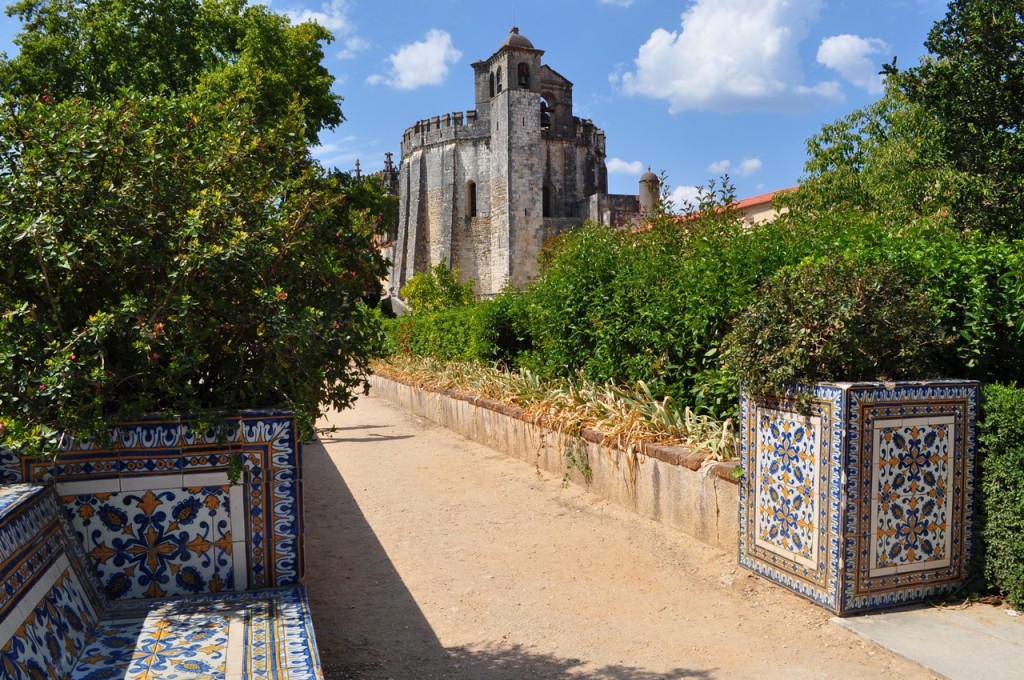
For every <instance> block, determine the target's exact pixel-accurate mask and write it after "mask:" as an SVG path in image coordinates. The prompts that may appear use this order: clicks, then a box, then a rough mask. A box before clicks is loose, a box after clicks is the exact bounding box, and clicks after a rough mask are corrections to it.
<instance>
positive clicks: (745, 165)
mask: <svg viewBox="0 0 1024 680" xmlns="http://www.w3.org/2000/svg"><path fill="white" fill-rule="evenodd" d="M763 165H764V163H762V162H761V159H760V158H744V159H743V160H742V161H740V165H739V167H738V168H736V174H737V175H739V176H740V177H750V176H751V175H753V174H754V173H755V172H757V171H758V170H760V169H761V168H762V166H763Z"/></svg>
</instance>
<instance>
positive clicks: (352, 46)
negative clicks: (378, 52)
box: [338, 36, 370, 59]
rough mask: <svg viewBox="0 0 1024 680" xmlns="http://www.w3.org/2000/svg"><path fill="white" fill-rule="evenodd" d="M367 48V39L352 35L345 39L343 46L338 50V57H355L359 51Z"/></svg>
mask: <svg viewBox="0 0 1024 680" xmlns="http://www.w3.org/2000/svg"><path fill="white" fill-rule="evenodd" d="M368 49H370V41H369V40H367V39H366V38H360V37H359V36H354V37H352V38H349V39H348V40H346V41H345V48H344V49H343V50H342V51H341V52H338V59H355V58H356V56H357V55H358V54H359V53H360V52H362V51H364V50H368Z"/></svg>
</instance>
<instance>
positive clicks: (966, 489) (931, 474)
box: [740, 381, 978, 614]
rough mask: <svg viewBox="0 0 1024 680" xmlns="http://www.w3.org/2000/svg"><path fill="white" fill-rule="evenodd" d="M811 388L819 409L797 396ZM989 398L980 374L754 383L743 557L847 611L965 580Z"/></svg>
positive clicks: (745, 415) (743, 496) (746, 434)
mask: <svg viewBox="0 0 1024 680" xmlns="http://www.w3.org/2000/svg"><path fill="white" fill-rule="evenodd" d="M801 391H803V392H805V393H809V396H810V397H811V399H810V401H811V403H812V406H811V411H812V413H811V415H810V416H807V415H804V414H802V413H801V412H800V410H799V409H797V408H796V406H797V401H798V400H797V399H796V396H797V395H798V394H799V393H800V392H801ZM977 400H978V385H977V383H973V382H954V381H937V382H933V383H896V384H880V383H868V384H854V383H837V384H825V385H819V386H816V387H814V388H801V389H800V390H796V391H794V392H793V393H792V394H790V395H787V396H786V397H784V398H781V399H764V398H760V399H757V400H754V399H751V398H750V397H749V396H746V395H745V396H744V397H743V399H742V401H741V404H740V417H741V421H742V423H743V426H742V429H741V464H742V465H743V468H744V469H745V470H748V471H749V472H748V474H747V476H746V477H745V479H744V481H743V483H741V485H740V563H741V564H743V565H744V566H746V567H748V568H750V569H753V570H754V571H756V572H757V573H760V574H762V575H764V576H766V577H768V578H770V579H772V580H775V581H777V582H779V583H781V584H783V585H786V586H787V587H789V588H792V589H793V590H795V591H796V592H799V593H801V594H802V595H805V596H807V597H809V598H811V599H812V600H814V601H816V602H818V603H820V604H822V605H824V606H826V607H828V608H830V609H832V610H833V611H836V612H837V613H839V614H845V613H849V612H853V611H859V610H864V609H873V608H878V607H885V606H891V605H894V604H900V603H903V602H910V601H914V600H919V599H922V598H925V597H930V596H932V595H935V594H938V593H941V592H944V591H947V590H950V589H952V588H955V587H957V586H959V585H960V584H962V583H963V580H964V578H965V577H966V566H967V563H968V561H969V559H970V555H971V549H972V520H973V515H972V512H973V505H974V502H973V497H974V488H973V477H974V451H975V439H974V421H975V418H976V416H977V403H978V401H977ZM815 418H820V427H819V425H816V424H815V423H816V421H815ZM816 428H818V429H816ZM815 433H820V436H821V441H820V443H813V439H814V436H815ZM815 448H816V449H817V451H816V452H815V451H814V449H815ZM811 479H814V480H816V483H817V486H815V484H812V483H810V481H809V480H811ZM815 503H817V504H816V505H814V504H815ZM811 508H813V509H811ZM815 537H816V539H817V544H816V546H817V547H816V548H812V546H814V545H815V544H814V543H813V541H814V539H815Z"/></svg>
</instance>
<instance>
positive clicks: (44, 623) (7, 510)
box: [0, 484, 102, 678]
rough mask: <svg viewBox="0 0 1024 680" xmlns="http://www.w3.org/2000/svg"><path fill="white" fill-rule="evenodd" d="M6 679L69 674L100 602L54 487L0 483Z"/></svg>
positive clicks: (1, 657) (2, 672)
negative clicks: (62, 514)
mask: <svg viewBox="0 0 1024 680" xmlns="http://www.w3.org/2000/svg"><path fill="white" fill-rule="evenodd" d="M0 506H2V509H0V546H2V553H0V677H5V678H20V677H34V676H33V674H34V673H35V674H38V673H42V676H41V677H49V676H50V674H52V673H58V674H60V673H64V672H67V670H69V669H70V668H71V666H72V665H73V663H74V660H75V659H76V658H77V656H78V655H79V653H81V651H82V649H83V647H84V646H85V643H86V640H87V638H88V635H89V631H90V629H91V627H92V626H93V625H94V624H95V623H96V621H97V620H98V619H99V616H100V613H101V611H102V600H101V598H100V596H99V593H98V590H97V588H96V584H95V583H94V582H93V580H92V574H91V570H90V569H89V568H87V567H86V566H85V558H84V555H83V554H82V553H81V551H80V549H78V546H77V542H76V540H75V537H74V535H73V534H72V533H71V532H70V530H68V528H67V525H66V523H64V522H62V521H61V518H60V514H59V513H60V510H59V509H58V502H57V498H56V494H55V492H54V490H53V488H52V487H40V486H34V485H26V484H18V485H13V486H6V487H0Z"/></svg>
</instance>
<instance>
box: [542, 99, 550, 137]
mask: <svg viewBox="0 0 1024 680" xmlns="http://www.w3.org/2000/svg"><path fill="white" fill-rule="evenodd" d="M551 111H552V108H551V107H550V106H549V105H548V100H547V99H544V97H541V98H540V129H541V130H550V129H551Z"/></svg>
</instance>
